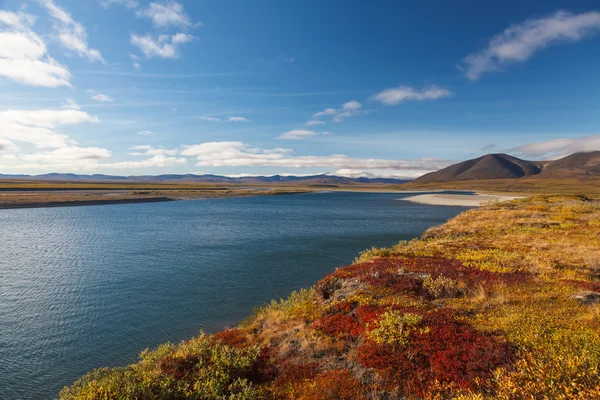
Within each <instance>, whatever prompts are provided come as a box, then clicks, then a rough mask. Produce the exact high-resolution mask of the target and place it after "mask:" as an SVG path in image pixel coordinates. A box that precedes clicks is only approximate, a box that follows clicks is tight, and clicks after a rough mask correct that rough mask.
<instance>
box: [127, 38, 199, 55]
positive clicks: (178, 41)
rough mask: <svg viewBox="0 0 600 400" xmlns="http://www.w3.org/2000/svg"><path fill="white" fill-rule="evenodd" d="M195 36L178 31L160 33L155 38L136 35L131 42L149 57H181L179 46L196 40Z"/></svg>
mask: <svg viewBox="0 0 600 400" xmlns="http://www.w3.org/2000/svg"><path fill="white" fill-rule="evenodd" d="M194 38H195V37H194V36H192V35H189V34H187V33H177V34H175V35H162V34H161V35H158V36H157V37H156V38H154V37H153V36H152V35H150V34H147V35H143V36H142V35H136V34H132V35H131V37H130V41H131V44H133V45H134V46H137V47H139V49H140V50H141V51H142V53H144V55H145V56H146V57H147V58H152V57H159V58H170V59H175V58H179V57H180V54H179V46H180V45H182V44H184V43H188V42H190V41H192V40H194Z"/></svg>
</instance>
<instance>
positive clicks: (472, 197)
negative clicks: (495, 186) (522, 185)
mask: <svg viewBox="0 0 600 400" xmlns="http://www.w3.org/2000/svg"><path fill="white" fill-rule="evenodd" d="M522 197H523V196H506V195H499V194H481V193H475V194H443V193H439V194H438V193H436V194H421V195H416V196H410V197H404V198H401V199H399V200H402V201H410V202H413V203H419V204H429V205H436V206H464V207H481V206H483V205H485V204H487V203H490V202H495V201H509V200H514V199H519V198H522Z"/></svg>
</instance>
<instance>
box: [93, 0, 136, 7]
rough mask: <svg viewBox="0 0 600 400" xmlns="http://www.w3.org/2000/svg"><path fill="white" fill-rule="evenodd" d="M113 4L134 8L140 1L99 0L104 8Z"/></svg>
mask: <svg viewBox="0 0 600 400" xmlns="http://www.w3.org/2000/svg"><path fill="white" fill-rule="evenodd" d="M113 4H118V5H121V6H125V7H127V8H136V7H138V6H139V5H140V2H139V1H138V0H100V5H101V6H102V7H104V8H108V7H110V6H112V5H113Z"/></svg>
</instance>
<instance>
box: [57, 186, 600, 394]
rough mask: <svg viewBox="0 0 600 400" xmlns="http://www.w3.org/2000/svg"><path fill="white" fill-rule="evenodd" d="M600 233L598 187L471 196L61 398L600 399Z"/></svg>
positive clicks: (87, 379)
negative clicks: (282, 294) (445, 218)
mask: <svg viewBox="0 0 600 400" xmlns="http://www.w3.org/2000/svg"><path fill="white" fill-rule="evenodd" d="M598 235H600V198H597V197H596V198H591V197H587V196H571V197H566V196H546V197H541V196H535V197H530V198H526V199H516V200H514V201H511V202H505V203H498V204H489V205H487V206H485V207H481V208H478V209H472V210H470V211H467V212H465V213H463V214H461V215H459V216H458V217H456V218H454V219H452V220H450V221H449V222H448V223H446V224H444V225H441V226H438V227H435V228H432V229H430V230H428V231H427V232H425V234H424V235H423V236H422V238H421V239H415V240H412V241H409V242H402V243H399V244H398V245H396V246H394V247H393V248H387V249H376V248H373V249H371V250H368V251H365V252H363V253H362V254H361V256H360V257H359V258H358V259H357V260H356V262H355V263H354V264H352V265H349V266H346V267H343V268H340V269H337V270H336V271H335V272H333V273H331V274H329V275H328V276H327V277H325V278H324V279H322V280H321V281H320V282H318V283H317V284H316V286H314V287H313V288H311V289H306V290H300V291H298V292H295V293H293V294H292V295H291V296H290V297H289V298H287V299H283V300H280V301H274V302H272V303H271V304H270V305H267V306H265V307H262V308H260V309H258V310H257V311H256V312H255V314H254V315H253V316H252V317H249V318H248V319H247V320H246V321H244V322H243V323H242V324H240V325H239V326H238V327H237V328H233V329H229V330H226V331H223V332H220V333H218V334H216V335H201V336H199V337H196V338H193V339H191V340H189V341H185V342H181V343H179V344H167V345H162V346H160V347H159V348H158V349H157V350H153V351H144V352H143V353H142V355H141V361H140V362H138V363H136V364H132V365H130V366H128V367H124V368H114V369H100V370H96V371H94V372H92V373H91V374H89V375H87V376H86V377H84V378H82V379H81V380H80V381H78V382H76V383H75V384H74V385H73V386H72V387H70V388H65V389H64V390H63V391H62V392H61V399H63V400H79V399H84V398H85V399H87V398H117V397H120V396H125V393H127V395H128V396H130V397H134V398H162V397H166V396H167V393H168V394H169V395H170V396H171V397H173V396H174V397H181V398H189V397H195V398H223V397H229V396H236V398H239V399H261V398H269V399H305V400H306V399H323V400H325V399H336V398H337V399H367V398H373V397H374V396H375V395H376V396H377V397H378V398H381V397H386V398H387V397H389V398H420V399H441V398H458V397H460V398H461V399H469V400H475V399H477V400H479V399H485V400H491V399H512V398H565V399H566V398H569V399H579V400H583V399H589V398H598V397H599V396H600V391H599V389H598V388H600V375H599V372H600V370H599V369H600V367H599V366H600V351H598V349H600V320H599V319H598V307H599V306H598V305H597V304H598V302H599V301H600V280H599V274H598V271H599V270H600V243H599V242H598V240H597V238H598Z"/></svg>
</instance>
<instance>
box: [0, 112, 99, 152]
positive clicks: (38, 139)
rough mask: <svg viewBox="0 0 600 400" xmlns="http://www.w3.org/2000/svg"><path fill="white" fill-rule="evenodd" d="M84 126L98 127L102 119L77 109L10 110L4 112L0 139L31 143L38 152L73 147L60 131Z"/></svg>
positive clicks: (72, 142) (1, 120) (1, 118)
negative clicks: (99, 119)
mask: <svg viewBox="0 0 600 400" xmlns="http://www.w3.org/2000/svg"><path fill="white" fill-rule="evenodd" d="M84 122H91V123H96V122H98V118H97V117H94V116H92V115H90V114H88V113H87V112H85V111H81V110H77V109H62V110H6V111H1V112H0V138H1V139H6V140H14V141H18V142H27V143H31V144H33V145H35V146H36V147H38V148H62V147H69V146H71V145H73V144H74V141H72V140H71V139H69V137H68V136H67V135H65V134H62V133H59V132H57V131H56V129H57V128H59V127H61V126H65V125H77V124H81V123H84Z"/></svg>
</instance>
